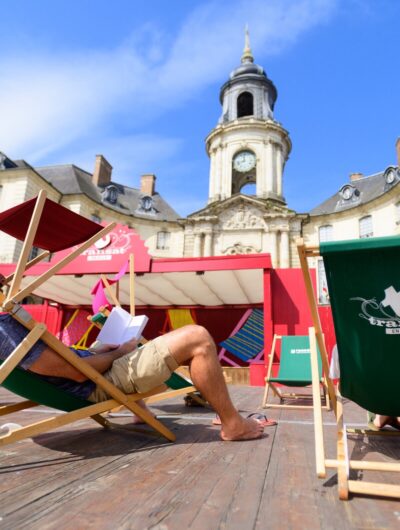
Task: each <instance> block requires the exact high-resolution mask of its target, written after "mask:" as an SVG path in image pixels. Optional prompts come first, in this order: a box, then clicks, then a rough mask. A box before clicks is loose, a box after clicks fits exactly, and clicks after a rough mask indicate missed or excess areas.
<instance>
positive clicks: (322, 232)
mask: <svg viewBox="0 0 400 530" xmlns="http://www.w3.org/2000/svg"><path fill="white" fill-rule="evenodd" d="M318 230H319V242H320V243H325V242H326V241H333V226H332V225H324V226H320V227H319V229H318Z"/></svg>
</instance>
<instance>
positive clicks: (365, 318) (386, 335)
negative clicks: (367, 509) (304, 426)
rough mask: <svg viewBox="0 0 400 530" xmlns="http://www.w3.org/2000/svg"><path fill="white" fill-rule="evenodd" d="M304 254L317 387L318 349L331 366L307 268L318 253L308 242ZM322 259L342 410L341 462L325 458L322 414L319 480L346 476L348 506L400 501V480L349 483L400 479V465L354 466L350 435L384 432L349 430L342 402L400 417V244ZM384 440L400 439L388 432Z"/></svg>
mask: <svg viewBox="0 0 400 530" xmlns="http://www.w3.org/2000/svg"><path fill="white" fill-rule="evenodd" d="M298 249H299V254H300V261H301V264H302V269H303V273H304V279H305V283H306V290H307V293H308V294H309V301H310V306H311V313H312V315H313V321H314V328H311V329H310V344H311V356H312V365H313V370H312V372H313V388H314V387H315V386H316V385H317V380H318V375H317V368H316V364H317V363H316V359H317V356H318V351H317V346H316V344H317V342H318V345H319V346H320V351H321V353H322V361H323V365H324V367H325V366H326V365H327V357H326V350H325V348H324V347H322V348H321V344H322V342H321V324H320V322H319V318H318V312H317V311H316V307H317V306H316V298H315V293H314V296H313V293H312V289H311V281H310V275H309V270H308V265H307V257H310V256H312V257H315V256H316V253H317V249H316V248H315V247H314V248H311V249H307V247H305V246H304V245H303V244H302V243H301V242H299V244H298ZM319 252H320V254H321V256H322V257H323V260H324V265H325V271H326V276H327V284H328V290H329V295H330V300H331V305H332V315H333V321H334V326H335V333H336V339H337V346H338V356H339V366H340V385H339V388H340V393H338V394H339V395H338V396H337V403H334V405H335V406H334V410H335V413H336V419H337V458H336V460H329V459H326V458H325V450H324V438H323V426H322V414H321V411H320V410H319V409H318V407H317V406H316V407H315V408H314V423H315V442H316V463H317V474H318V476H321V477H323V476H325V475H326V468H328V467H332V468H335V469H337V470H338V485H339V497H340V498H341V499H347V498H348V497H349V494H350V493H361V494H367V495H380V496H390V497H396V498H400V486H398V477H397V480H396V479H393V481H392V483H381V482H365V481H364V480H362V481H360V480H350V479H349V472H350V469H360V470H374V471H396V472H400V464H399V463H396V462H393V463H392V462H387V461H386V460H387V459H386V458H385V461H384V462H383V461H381V462H378V461H375V462H372V461H364V460H363V461H361V460H360V461H359V460H352V459H349V456H348V454H347V441H346V437H347V433H348V432H351V433H352V434H362V435H363V436H365V435H372V434H374V435H375V436H376V432H375V431H374V432H372V431H368V430H365V429H354V428H351V427H347V426H346V424H345V422H344V411H343V401H342V398H346V399H348V400H351V401H353V402H355V403H357V404H358V405H360V406H361V407H363V408H365V409H367V410H369V411H372V412H374V413H377V414H383V415H389V416H400V385H399V374H400V274H399V271H400V237H384V238H371V239H359V240H352V241H338V242H330V243H324V244H321V246H320V249H319ZM328 382H329V387H330V388H332V387H333V385H332V381H330V380H329V379H328ZM378 434H386V435H387V434H389V435H396V434H398V432H396V431H392V432H391V433H390V432H389V431H388V432H387V433H384V432H383V431H381V432H379V433H378ZM375 439H376V438H375ZM375 450H376V445H375V444H374V451H375ZM382 460H383V459H382Z"/></svg>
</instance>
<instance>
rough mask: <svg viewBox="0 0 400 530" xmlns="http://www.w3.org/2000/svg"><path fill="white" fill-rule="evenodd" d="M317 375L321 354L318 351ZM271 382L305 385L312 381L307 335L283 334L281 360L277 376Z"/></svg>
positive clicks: (320, 368) (320, 366)
mask: <svg viewBox="0 0 400 530" xmlns="http://www.w3.org/2000/svg"><path fill="white" fill-rule="evenodd" d="M318 369H319V375H320V377H321V374H322V363H321V356H320V355H319V351H318ZM269 381H270V382H272V383H281V384H284V385H286V386H307V385H310V384H311V382H312V378H311V358H310V339H309V337H308V336H307V335H292V336H283V337H282V340H281V360H280V363H279V373H278V376H277V377H274V378H270V379H269Z"/></svg>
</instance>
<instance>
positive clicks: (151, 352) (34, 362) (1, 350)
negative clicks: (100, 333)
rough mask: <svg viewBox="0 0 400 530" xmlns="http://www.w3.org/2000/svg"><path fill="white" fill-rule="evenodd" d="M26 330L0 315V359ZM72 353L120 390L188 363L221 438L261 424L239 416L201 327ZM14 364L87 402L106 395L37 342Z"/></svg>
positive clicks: (254, 432)
mask: <svg viewBox="0 0 400 530" xmlns="http://www.w3.org/2000/svg"><path fill="white" fill-rule="evenodd" d="M27 333H28V330H27V329H26V328H25V327H24V326H22V325H21V324H20V323H19V322H17V321H16V320H15V319H13V318H12V317H11V316H10V315H9V314H5V315H0V359H2V360H5V359H6V358H7V357H8V356H9V355H10V354H11V353H12V351H13V350H14V349H15V347H16V346H17V345H18V344H19V343H20V342H21V341H22V340H23V339H24V338H25V337H26V335H27ZM76 353H77V355H79V356H80V357H84V358H85V361H86V362H87V363H88V364H89V365H90V366H92V367H93V368H95V369H96V370H97V371H99V372H100V373H102V374H103V376H104V377H105V378H106V379H107V380H108V381H111V382H112V383H113V384H114V385H115V386H117V387H118V388H119V389H120V390H123V391H124V392H125V393H127V394H129V393H133V392H136V391H139V392H146V391H148V390H150V389H152V388H154V387H155V386H157V385H160V384H162V383H163V382H164V381H166V380H167V379H168V378H169V377H170V376H171V374H172V372H173V371H174V370H176V369H177V368H178V366H180V365H182V364H189V366H190V374H191V378H192V379H193V382H194V384H195V385H196V387H197V388H198V389H199V391H200V392H201V394H202V395H203V396H204V397H205V398H206V399H207V401H208V402H209V403H210V405H211V406H212V407H213V408H214V410H215V411H216V412H217V414H218V416H219V417H220V418H221V438H222V440H224V441H229V440H248V439H254V438H260V437H261V436H262V434H263V430H264V428H263V426H262V425H261V424H260V423H259V422H258V421H257V420H253V419H248V418H243V417H242V416H241V415H240V414H239V413H238V411H237V410H236V409H235V407H234V406H233V404H232V401H231V399H230V396H229V393H228V389H227V386H226V384H225V380H224V377H223V374H222V370H221V366H220V364H219V361H218V357H217V350H216V346H215V344H214V342H213V340H212V338H211V336H210V334H209V333H208V331H207V330H206V329H205V328H203V327H202V326H198V325H189V326H184V327H182V328H179V329H176V330H174V331H171V332H169V333H166V334H165V335H162V336H160V337H157V338H156V339H154V340H152V341H149V342H147V343H146V344H145V345H144V346H141V347H139V348H138V347H137V342H136V341H135V340H131V341H129V342H126V343H124V344H121V345H102V346H101V347H99V349H98V350H97V351H96V352H94V351H90V349H89V350H86V351H84V350H77V351H76ZM19 366H20V368H23V369H25V370H29V371H31V372H34V373H35V374H39V375H40V376H42V377H43V378H44V379H45V380H47V381H49V382H51V383H52V384H54V385H56V386H58V387H61V388H62V389H64V390H65V391H67V392H69V393H71V394H73V395H75V396H78V397H80V398H83V399H87V400H88V401H93V402H96V403H97V402H100V401H105V400H107V399H109V396H108V395H107V394H106V392H105V391H104V390H103V389H102V388H101V387H100V386H96V384H95V383H94V382H92V381H91V380H89V379H87V378H86V376H85V375H83V374H82V373H81V372H80V371H79V370H77V369H76V368H74V367H73V366H72V365H71V364H69V363H68V362H67V361H66V360H65V359H64V358H63V357H61V356H60V355H58V354H57V353H56V352H55V351H54V350H52V349H51V348H50V347H48V346H47V345H46V344H45V343H44V342H42V341H41V340H39V341H38V342H36V343H35V345H34V346H33V347H32V348H31V349H30V351H29V352H28V354H27V355H26V356H25V357H24V359H23V360H22V362H21V363H20V365H19Z"/></svg>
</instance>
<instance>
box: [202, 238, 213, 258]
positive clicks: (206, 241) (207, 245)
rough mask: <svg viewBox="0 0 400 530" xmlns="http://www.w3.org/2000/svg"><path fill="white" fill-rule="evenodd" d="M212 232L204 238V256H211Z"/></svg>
mask: <svg viewBox="0 0 400 530" xmlns="http://www.w3.org/2000/svg"><path fill="white" fill-rule="evenodd" d="M212 236H213V235H212V232H206V233H205V236H204V256H212V254H213V252H212V240H213V237H212Z"/></svg>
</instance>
